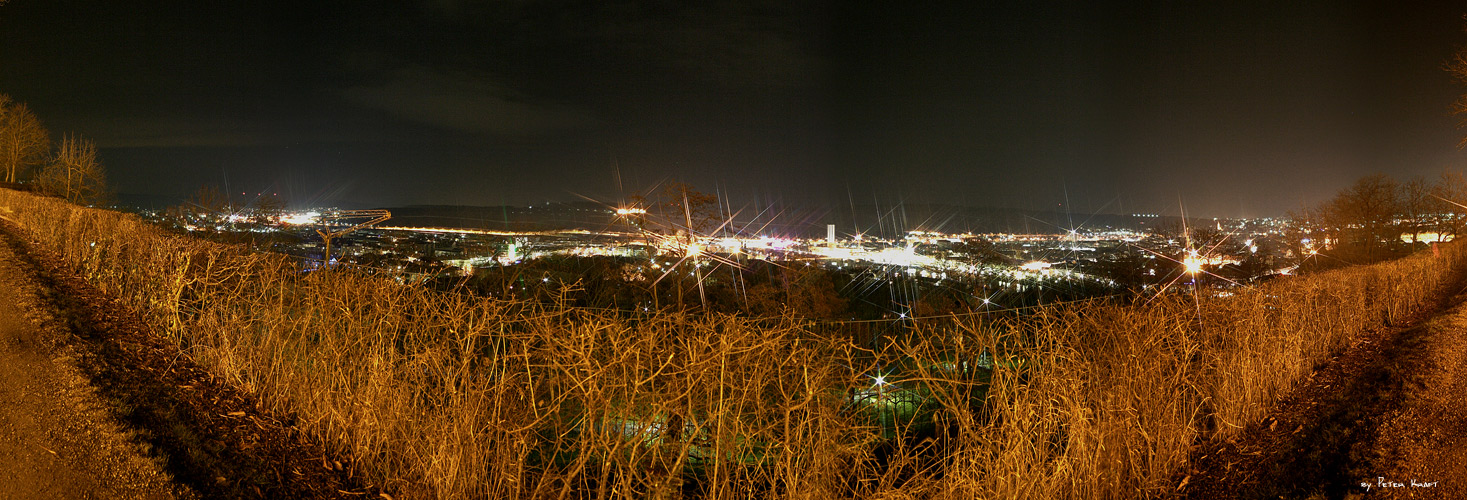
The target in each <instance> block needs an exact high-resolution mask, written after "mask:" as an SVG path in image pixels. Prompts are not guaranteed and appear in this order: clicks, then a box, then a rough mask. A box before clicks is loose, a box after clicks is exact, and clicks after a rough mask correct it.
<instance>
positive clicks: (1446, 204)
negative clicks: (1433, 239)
mask: <svg viewBox="0 0 1467 500" xmlns="http://www.w3.org/2000/svg"><path fill="white" fill-rule="evenodd" d="M1431 201H1432V207H1431V210H1432V211H1433V212H1436V213H1437V214H1441V215H1445V217H1440V218H1438V224H1437V228H1436V230H1437V232H1439V233H1442V234H1450V235H1452V237H1453V238H1456V237H1457V235H1458V234H1461V232H1462V219H1463V217H1464V216H1467V207H1464V205H1467V175H1463V174H1462V171H1461V170H1451V169H1448V170H1443V171H1442V173H1441V178H1440V179H1438V180H1437V183H1436V184H1435V185H1433V186H1432V187H1431Z"/></svg>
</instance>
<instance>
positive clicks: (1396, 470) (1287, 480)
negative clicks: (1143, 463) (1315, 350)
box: [1177, 290, 1467, 499]
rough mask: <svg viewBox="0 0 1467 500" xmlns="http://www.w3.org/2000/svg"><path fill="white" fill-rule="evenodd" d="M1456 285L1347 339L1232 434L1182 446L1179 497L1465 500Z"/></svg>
mask: <svg viewBox="0 0 1467 500" xmlns="http://www.w3.org/2000/svg"><path fill="white" fill-rule="evenodd" d="M1463 292H1467V290H1463V291H1456V293H1443V294H1441V296H1440V297H1439V300H1438V301H1436V302H1437V306H1436V307H1431V308H1428V310H1427V311H1423V312H1421V313H1419V314H1418V315H1417V317H1415V318H1413V319H1412V320H1410V321H1407V322H1406V325H1404V326H1399V327H1394V328H1381V329H1379V330H1376V331H1372V332H1367V333H1366V334H1364V335H1362V336H1361V337H1360V338H1358V339H1356V340H1355V341H1354V342H1353V344H1352V345H1351V346H1350V348H1348V349H1347V350H1345V352H1343V353H1341V354H1340V355H1338V356H1336V357H1335V358H1333V359H1331V360H1330V361H1329V362H1328V363H1326V364H1324V365H1323V366H1320V367H1318V368H1317V369H1316V370H1315V372H1314V374H1313V375H1312V376H1311V377H1310V378H1309V379H1308V380H1307V381H1305V382H1304V383H1302V384H1301V385H1300V386H1299V387H1297V388H1296V389H1295V390H1294V391H1293V392H1292V393H1290V394H1289V395H1288V396H1287V397H1285V398H1284V399H1283V400H1281V401H1279V402H1278V403H1277V404H1276V405H1274V407H1273V408H1272V409H1271V410H1270V412H1269V416H1268V417H1267V418H1265V419H1264V420H1263V421H1262V422H1261V423H1258V424H1255V425H1251V426H1249V427H1248V428H1247V429H1245V430H1244V431H1243V432H1242V433H1241V435H1240V436H1238V437H1237V438H1236V439H1234V440H1232V441H1227V442H1211V443H1206V444H1204V445H1202V446H1199V447H1197V448H1196V449H1194V451H1193V453H1192V456H1191V463H1192V466H1191V468H1190V469H1189V470H1186V471H1184V472H1183V473H1182V474H1179V475H1178V478H1177V479H1178V493H1179V494H1180V495H1181V496H1186V497H1189V498H1351V499H1354V498H1467V407H1464V406H1463V405H1462V400H1463V399H1464V398H1467V293H1463Z"/></svg>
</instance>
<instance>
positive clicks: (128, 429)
mask: <svg viewBox="0 0 1467 500" xmlns="http://www.w3.org/2000/svg"><path fill="white" fill-rule="evenodd" d="M24 235H25V232H24V231H23V230H20V229H18V228H17V227H15V226H14V225H13V224H11V223H10V222H9V221H8V220H5V218H4V217H3V216H0V498H343V497H349V498H361V496H362V495H365V494H368V493H377V490H368V489H365V488H361V487H358V485H356V484H355V482H354V481H352V480H351V479H350V478H348V477H347V472H346V471H345V470H343V469H344V467H343V464H342V463H341V462H340V461H337V460H335V459H334V457H330V456H328V454H326V453H325V452H323V451H322V450H321V447H320V445H319V444H316V443H314V442H312V441H310V440H309V439H307V438H306V437H305V436H304V435H303V434H302V433H301V432H299V431H298V430H297V429H295V428H294V426H293V425H292V424H291V423H290V421H289V417H288V416H286V417H285V418H284V419H282V418H279V416H275V415H271V414H269V412H262V411H261V410H260V409H259V404H258V402H257V401H256V400H255V399H254V398H253V397H251V396H249V395H247V394H245V393H243V392H242V391H240V390H239V389H237V388H234V387H231V386H229V385H227V384H224V383H222V382H221V381H219V380H218V379H216V378H215V377H213V376H211V375H209V374H208V373H207V372H206V371H205V370H203V369H202V368H200V367H198V366H197V365H196V364H194V363H193V362H191V361H190V360H189V359H188V358H187V357H186V356H183V355H182V352H181V351H180V349H178V348H177V347H176V345H174V344H172V343H170V342H167V341H165V340H164V339H161V338H159V337H158V336H157V335H156V333H155V332H153V331H151V330H150V329H149V328H147V327H146V326H145V325H144V323H143V322H141V321H140V320H138V318H137V317H136V314H135V313H133V312H131V311H129V310H128V308H127V307H126V306H124V305H122V304H120V303H119V302H118V301H117V300H116V299H115V298H114V297H109V296H107V295H106V294H104V293H102V292H99V291H98V290H96V289H95V288H93V287H91V286H90V285H88V284H86V283H85V281H84V280H82V279H81V278H79V277H78V276H76V275H75V274H74V273H72V272H70V271H68V270H66V269H64V268H63V267H61V266H60V263H59V261H58V259H57V257H56V256H55V255H53V254H50V253H48V252H46V251H45V250H42V249H39V248H36V247H35V246H34V245H33V242H29V241H27V240H26V238H25V236H24Z"/></svg>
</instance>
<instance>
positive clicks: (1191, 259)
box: [1182, 250, 1202, 274]
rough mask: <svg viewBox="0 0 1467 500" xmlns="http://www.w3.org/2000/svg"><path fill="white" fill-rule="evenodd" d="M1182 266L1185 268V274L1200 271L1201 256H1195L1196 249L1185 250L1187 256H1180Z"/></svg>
mask: <svg viewBox="0 0 1467 500" xmlns="http://www.w3.org/2000/svg"><path fill="white" fill-rule="evenodd" d="M1182 267H1183V268H1184V269H1186V271H1187V274H1197V273H1200V272H1202V258H1201V257H1198V256H1197V251H1196V250H1188V251H1187V256H1186V257H1183V258H1182Z"/></svg>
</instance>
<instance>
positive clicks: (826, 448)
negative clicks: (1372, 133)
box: [0, 190, 1464, 499]
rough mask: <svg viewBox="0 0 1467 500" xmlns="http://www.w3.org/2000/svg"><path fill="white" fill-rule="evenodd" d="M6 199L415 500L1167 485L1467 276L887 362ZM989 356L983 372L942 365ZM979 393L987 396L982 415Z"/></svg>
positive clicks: (1128, 489)
mask: <svg viewBox="0 0 1467 500" xmlns="http://www.w3.org/2000/svg"><path fill="white" fill-rule="evenodd" d="M0 207H4V208H0V215H6V216H7V217H8V218H10V219H12V220H15V221H17V222H18V223H19V224H20V225H21V226H23V227H25V228H26V229H27V230H28V231H30V232H31V233H32V234H33V235H34V236H35V237H36V238H37V239H38V240H39V244H40V245H42V246H44V247H46V248H48V249H50V250H53V251H56V252H58V253H59V254H60V255H62V256H63V258H64V260H65V261H66V262H67V264H68V265H70V266H71V267H72V268H73V269H75V270H76V272H78V273H80V274H82V275H84V276H85V277H87V278H88V279H89V280H90V281H92V282H93V283H94V284H96V285H97V286H98V287H99V288H102V289H103V290H105V291H107V292H109V293H112V294H116V295H117V296H120V297H123V298H124V299H125V300H126V301H127V302H128V303H130V304H133V305H135V306H136V307H137V308H138V309H139V310H141V311H143V312H144V314H145V316H146V317H147V318H148V319H149V320H150V321H152V322H153V323H154V324H155V326H156V327H157V328H158V329H159V331H160V332H164V333H165V334H166V335H168V336H169V337H171V338H172V339H174V340H176V341H177V342H179V343H180V344H181V345H183V346H185V347H186V348H187V349H188V352H189V353H190V354H191V356H192V357H193V358H194V359H195V360H197V361H198V362H199V363H200V364H201V365H203V366H205V367H207V368H209V369H210V370H212V371H213V372H214V373H215V374H217V375H218V376H221V377H224V378H226V379H228V380H231V381H234V382H236V383H238V384H240V385H241V386H243V387H246V388H248V389H249V390H251V391H253V392H255V393H256V394H258V395H259V396H260V398H261V399H262V400H263V401H265V402H267V404H269V405H272V406H274V408H275V409H276V410H279V411H287V412H294V413H296V414H297V415H299V416H300V422H301V423H300V425H301V426H302V427H304V428H305V429H307V430H308V431H309V432H311V433H313V434H315V435H317V436H319V437H320V438H321V439H322V440H323V441H325V442H326V443H327V444H328V446H330V447H331V448H333V449H334V450H336V451H338V452H340V453H343V454H346V455H349V456H350V457H352V458H353V460H354V462H355V464H356V467H358V468H359V472H360V473H362V474H364V475H365V476H366V477H368V478H371V480H372V481H376V482H377V484H382V485H386V487H387V488H388V490H389V491H393V492H395V493H397V494H399V496H401V497H408V498H646V497H677V496H681V495H684V494H688V493H692V494H696V495H699V496H705V497H708V498H747V497H759V498H765V497H776V498H832V497H852V498H894V499H895V498H1132V497H1137V496H1147V497H1152V496H1164V495H1166V494H1168V493H1169V491H1170V490H1171V489H1172V488H1173V486H1174V485H1172V484H1171V483H1170V481H1171V478H1172V474H1173V472H1174V471H1176V470H1178V469H1179V468H1180V467H1182V466H1184V465H1185V462H1186V460H1187V451H1188V449H1189V447H1190V446H1191V445H1192V444H1193V443H1195V442H1196V441H1197V440H1199V439H1210V438H1216V437H1226V436H1228V435H1230V434H1231V433H1235V432H1237V431H1238V430H1239V429H1241V428H1242V427H1243V426H1244V425H1246V424H1248V423H1249V422H1253V421H1256V420H1257V419H1259V418H1260V417H1261V415H1262V412H1263V411H1264V409H1265V408H1266V407H1267V405H1268V404H1269V403H1270V402H1272V401H1273V400H1275V399H1276V398H1277V397H1278V396H1279V395H1281V394H1283V393H1284V392H1285V391H1287V390H1289V389H1290V388H1291V387H1292V386H1293V385H1294V384H1296V383H1298V381H1299V380H1301V378H1302V377H1304V376H1305V375H1307V374H1308V373H1309V371H1310V370H1311V369H1312V368H1313V367H1314V366H1316V364H1317V363H1320V362H1321V361H1322V360H1324V359H1326V358H1327V357H1328V356H1329V355H1330V354H1331V353H1332V352H1336V351H1338V350H1339V349H1341V348H1343V347H1344V346H1345V345H1347V344H1348V343H1349V341H1350V339H1352V338H1353V337H1354V336H1356V335H1357V334H1358V333H1360V332H1361V331H1363V330H1365V329H1369V328H1375V327H1379V326H1381V325H1383V324H1386V323H1387V322H1392V321H1399V320H1401V319H1403V318H1404V317H1405V316H1406V315H1407V314H1409V313H1410V312H1411V311H1413V310H1414V309H1417V308H1419V307H1420V306H1422V305H1423V304H1424V303H1425V302H1426V301H1427V300H1428V299H1429V298H1430V297H1431V296H1432V294H1433V292H1435V291H1437V290H1439V289H1441V288H1442V287H1444V286H1446V285H1447V284H1448V283H1447V281H1448V280H1449V279H1450V277H1452V276H1453V275H1454V271H1455V270H1456V269H1457V268H1459V267H1460V266H1461V265H1462V263H1463V262H1464V259H1463V252H1461V251H1459V250H1458V249H1457V247H1456V246H1447V247H1445V249H1444V252H1443V255H1442V257H1439V258H1433V257H1432V256H1431V255H1417V256H1413V257H1410V258H1406V259H1402V260H1399V261H1395V262H1390V263H1385V264H1379V265H1375V266H1370V267H1359V268H1351V269H1345V270H1340V271H1334V272H1330V273H1326V274H1319V275H1315V276H1309V277H1303V278H1293V279H1287V280H1280V281H1277V282H1274V283H1271V284H1268V285H1265V286H1260V287H1256V288H1252V289H1248V290H1244V291H1240V292H1239V293H1237V294H1236V295H1235V296H1233V297H1230V298H1227V299H1213V300H1206V299H1204V300H1202V301H1201V302H1200V303H1195V302H1193V301H1192V300H1191V299H1190V298H1185V299H1184V298H1182V297H1174V298H1163V299H1158V300H1155V301H1153V302H1152V303H1151V304H1150V305H1146V306H1137V307H1122V306H1116V305H1109V304H1100V303H1095V304H1076V305H1069V306H1063V307H1055V308H1049V309H1042V310H1039V311H1037V312H1036V313H1035V314H1032V315H1028V316H1025V317H1023V318H1019V319H1007V320H1003V321H994V322H985V321H983V320H982V319H980V318H975V317H969V318H962V319H954V320H953V321H952V322H950V323H948V324H944V325H940V326H935V327H923V328H920V329H919V330H918V331H917V332H915V333H913V334H912V335H911V336H910V337H909V338H907V339H905V340H903V341H901V342H896V343H893V345H892V347H890V348H889V349H887V350H886V351H885V352H874V353H873V352H868V351H864V350H862V349H860V348H858V347H857V346H856V345H854V344H853V343H852V342H851V341H850V340H849V339H846V338H840V337H838V336H834V335H831V334H829V333H825V332H827V331H828V330H829V329H827V328H821V327H817V326H816V325H812V324H810V323H808V322H805V321H801V320H799V319H797V318H791V317H785V318H775V319H757V320H756V319H749V318H742V317H737V316H724V315H695V314H679V313H660V314H651V315H645V316H625V315H615V314H609V313H605V312H598V311H587V310H577V309H572V308H567V307H556V306H544V305H536V304H530V303H520V302H505V301H496V300H486V299H482V298H471V297H468V296H465V295H460V294H451V293H440V292H435V291H432V290H428V289H424V288H421V287H414V286H405V285H402V284H399V283H397V282H395V281H393V280H391V279H386V278H381V277H373V276H365V275H360V274H356V273H352V272H344V271H341V272H338V271H333V272H330V273H300V272H298V270H297V269H296V268H295V267H294V265H293V264H292V263H291V261H289V260H288V259H285V258H283V257H280V256H275V255H266V254H255V253H249V252H247V251H244V250H241V249H239V248H236V247H230V246H224V245H219V244H214V243H208V242H202V241H196V240H192V239H188V238H184V237H178V236H173V235H169V234H166V233H164V232H163V231H160V230H158V229H156V228H154V227H152V226H150V225H149V224H147V223H146V222H144V221H142V220H140V219H138V218H137V217H134V216H131V215H125V214H119V213H115V212H108V211H102V210H95V209H88V208H81V207H77V206H74V205H70V204H67V203H65V202H62V201H58V200H55V199H50V198H41V197H36V196H33V195H30V194H25V193H20V192H15V191H9V190H0ZM7 209H8V210H7ZM980 360H992V362H993V364H994V366H995V369H994V370H993V372H992V375H991V376H992V378H991V381H990V380H986V377H982V379H983V380H980V377H975V376H973V373H970V372H969V373H965V372H964V371H963V370H953V369H945V368H942V367H943V366H944V363H953V362H957V363H961V362H963V361H968V362H971V363H974V364H975V365H976V363H979V362H980ZM901 363H905V364H906V365H907V366H909V367H910V370H909V372H908V374H907V377H908V378H907V380H906V381H905V382H904V383H906V384H909V385H908V387H909V388H915V387H917V386H918V385H919V384H920V386H921V387H923V391H925V392H924V393H923V394H924V395H929V396H930V397H931V400H932V401H935V402H936V404H935V407H934V408H929V409H930V410H931V411H933V420H934V421H936V422H937V425H936V427H935V429H934V430H932V431H930V432H927V433H925V434H922V435H921V437H923V438H924V439H920V440H919V439H896V440H883V439H882V435H883V432H884V430H883V428H882V427H881V426H878V425H872V423H871V421H870V420H869V419H868V418H866V417H865V416H864V414H862V413H861V412H853V411H849V406H850V401H851V394H852V392H851V390H852V388H862V387H869V386H871V381H870V379H869V378H868V377H867V374H868V373H873V371H872V370H873V369H874V368H875V367H877V366H894V365H896V364H901ZM983 382H989V383H991V385H990V386H989V388H988V391H987V399H986V400H980V401H976V402H975V401H971V399H972V398H971V397H970V396H971V395H972V394H979V395H981V394H983V391H981V390H976V386H978V385H980V384H982V383H983ZM887 430H888V431H889V429H887ZM679 471H689V472H679Z"/></svg>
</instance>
